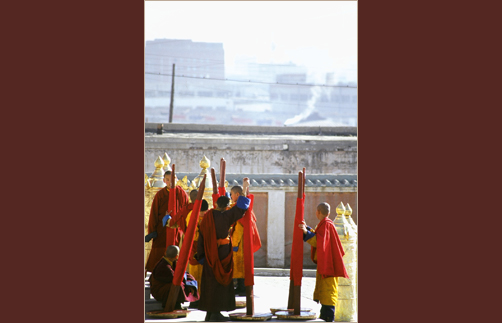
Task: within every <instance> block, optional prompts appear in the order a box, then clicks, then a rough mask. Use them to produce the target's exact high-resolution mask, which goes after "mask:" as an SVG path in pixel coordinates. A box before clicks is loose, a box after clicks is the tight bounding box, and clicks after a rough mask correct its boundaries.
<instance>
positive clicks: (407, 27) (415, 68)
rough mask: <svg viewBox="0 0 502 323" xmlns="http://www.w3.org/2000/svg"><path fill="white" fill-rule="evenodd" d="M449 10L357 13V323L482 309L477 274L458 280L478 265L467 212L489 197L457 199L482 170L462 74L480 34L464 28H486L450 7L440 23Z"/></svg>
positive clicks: (370, 5) (401, 7) (373, 6)
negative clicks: (472, 37) (473, 38)
mask: <svg viewBox="0 0 502 323" xmlns="http://www.w3.org/2000/svg"><path fill="white" fill-rule="evenodd" d="M447 6H448V4H444V5H438V6H434V7H430V6H420V5H416V4H412V3H410V4H404V3H403V2H399V1H395V2H393V3H391V2H382V1H373V2H370V1H364V2H359V3H358V21H359V22H358V38H359V39H358V53H359V57H358V70H359V77H358V91H359V93H358V99H359V100H358V184H359V185H358V215H359V222H358V229H359V230H358V233H359V246H358V247H359V249H358V250H359V254H358V256H359V262H358V265H359V276H358V277H359V294H358V297H359V298H358V301H359V318H358V320H359V321H360V322H370V321H374V320H375V319H377V320H383V321H389V322H391V321H396V322H402V321H406V322H423V321H465V320H466V318H470V319H474V320H475V319H479V318H481V317H482V316H483V314H482V313H479V311H477V309H478V308H487V306H486V304H483V302H484V301H487V299H489V298H490V297H488V298H485V297H480V296H477V295H484V294H485V293H484V292H483V293H476V292H474V290H475V289H478V288H479V286H480V285H484V283H482V282H481V281H483V279H482V278H481V277H484V276H483V274H480V276H477V275H475V276H476V277H478V278H479V279H480V281H476V278H474V277H471V276H470V275H469V274H468V273H467V272H468V269H467V268H468V265H467V263H469V262H470V261H474V262H476V265H475V266H474V267H477V262H478V260H480V259H481V258H483V257H482V256H481V254H480V252H482V250H480V249H482V248H476V247H475V245H477V246H480V244H478V242H476V238H475V237H474V236H469V235H468V233H469V230H472V228H473V227H472V226H473V225H474V226H475V222H476V221H477V220H475V218H473V217H472V216H470V215H472V213H471V214H470V211H469V210H468V207H467V205H469V203H472V204H473V205H477V203H478V201H486V197H482V195H483V194H485V191H484V189H485V188H486V189H487V191H488V190H489V188H488V186H486V187H485V186H483V187H481V186H480V185H476V184H474V186H475V188H474V187H473V189H472V190H469V191H468V192H467V191H466V190H468V187H469V186H470V185H469V184H468V182H470V180H469V179H473V180H474V178H479V176H476V175H475V174H473V173H472V172H474V173H476V172H477V171H478V170H482V169H483V166H480V167H479V168H478V165H477V163H479V162H480V161H479V158H476V157H474V158H470V157H469V151H470V150H471V151H472V150H475V151H477V152H480V151H481V149H483V148H481V147H482V146H483V145H484V143H483V142H484V140H480V141H477V140H476V141H471V140H472V139H474V137H471V138H469V140H467V139H466V138H465V134H466V131H468V130H467V128H466V127H465V126H468V125H474V124H479V125H481V123H473V120H475V118H478V116H476V113H477V112H478V111H479V110H478V111H476V106H477V105H476V104H474V102H467V101H466V99H467V98H468V97H470V96H471V94H473V93H476V92H477V91H478V90H477V89H476V84H475V83H476V81H477V80H479V78H476V77H472V78H471V77H470V76H469V73H468V72H467V71H466V69H468V68H467V67H466V68H465V69H464V68H462V66H464V62H465V66H467V65H468V63H467V62H473V63H474V62H476V61H479V60H480V59H479V58H478V57H475V56H474V54H476V53H477V51H479V47H477V46H474V44H472V45H473V46H468V45H467V43H466V40H467V39H470V38H469V36H468V35H478V33H477V32H476V31H473V30H472V29H471V27H473V26H475V25H476V22H475V21H474V20H476V19H481V20H483V19H488V20H487V21H490V20H489V18H487V17H486V16H480V15H475V14H473V13H463V12H462V9H460V8H457V9H456V10H455V14H454V15H452V16H451V17H452V19H453V21H452V20H448V23H447V24H445V22H446V21H447V19H445V17H446V16H450V14H451V13H452V12H451V10H450V7H447ZM466 9H467V7H466ZM457 10H458V11H457ZM467 10H472V8H470V9H467ZM443 13H444V15H443ZM465 17H469V22H468V23H466V22H465V20H464V18H465ZM471 19H472V20H471ZM464 23H465V28H464ZM450 31H451V32H450ZM487 32H488V33H489V32H490V30H489V28H488V29H483V31H479V34H483V35H486V33H487ZM476 37H477V36H476ZM457 46H458V47H457ZM461 57H464V58H465V60H463V59H461ZM486 70H490V67H488V66H487V67H486ZM478 77H479V76H478ZM487 83H489V81H487ZM485 84H486V83H485ZM482 93H486V92H482ZM476 101H477V100H476ZM498 101H499V100H497V102H498ZM477 103H481V102H477ZM462 111H469V112H468V113H465V114H463V113H462ZM471 112H472V113H471ZM485 117H486V116H485ZM473 118H474V119H473ZM474 128H476V126H474ZM468 132H469V135H470V134H472V135H473V136H475V135H476V134H475V133H474V132H475V131H474V132H473V131H468ZM479 133H481V132H479ZM474 142H476V144H474ZM469 143H471V144H473V146H470V145H469ZM478 144H479V146H478ZM474 147H475V148H474ZM491 149H493V147H486V150H487V151H489V150H491ZM475 154H476V153H475ZM476 155H477V154H476ZM471 156H473V155H471ZM481 159H482V158H481ZM481 177H482V176H481ZM488 177H489V176H488ZM487 210H488V209H487ZM474 213H476V211H474ZM472 233H473V235H474V232H472ZM488 234H489V233H487V232H485V233H483V234H482V235H483V236H484V237H486V236H487V235H488ZM479 243H480V242H479ZM486 258H487V259H489V258H491V257H490V256H486ZM476 272H477V273H479V271H477V270H476ZM463 281H466V283H465V284H464V283H463ZM484 288H486V287H484ZM477 303H479V305H477ZM469 311H477V313H476V314H475V315H470V314H468V312H469Z"/></svg>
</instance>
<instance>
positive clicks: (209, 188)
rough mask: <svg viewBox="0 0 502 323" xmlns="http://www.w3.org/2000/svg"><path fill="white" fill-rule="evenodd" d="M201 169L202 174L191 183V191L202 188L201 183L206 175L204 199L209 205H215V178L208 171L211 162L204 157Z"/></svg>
mask: <svg viewBox="0 0 502 323" xmlns="http://www.w3.org/2000/svg"><path fill="white" fill-rule="evenodd" d="M199 165H200V167H201V168H202V171H201V172H200V174H199V176H197V177H195V178H194V179H193V181H192V183H190V189H189V191H192V190H196V189H198V188H199V186H200V182H201V181H202V179H203V178H204V175H206V187H205V189H204V195H203V198H204V200H206V201H207V203H209V205H211V206H212V205H213V196H212V194H213V177H212V176H211V172H210V171H209V170H208V168H209V167H210V166H211V162H210V161H209V159H208V158H207V157H206V156H205V155H204V157H202V160H201V161H200V163H199Z"/></svg>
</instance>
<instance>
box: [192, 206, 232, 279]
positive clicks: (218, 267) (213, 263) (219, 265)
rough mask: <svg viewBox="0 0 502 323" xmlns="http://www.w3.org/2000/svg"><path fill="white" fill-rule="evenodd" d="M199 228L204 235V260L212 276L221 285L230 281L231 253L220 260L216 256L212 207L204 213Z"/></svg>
mask: <svg viewBox="0 0 502 323" xmlns="http://www.w3.org/2000/svg"><path fill="white" fill-rule="evenodd" d="M199 230H200V232H201V233H202V235H203V237H204V254H205V257H206V260H205V261H207V263H208V265H209V266H210V267H211V268H212V269H213V273H214V277H215V278H216V280H217V281H218V283H220V284H221V285H224V286H226V285H228V284H230V283H231V282H232V253H231V252H230V253H229V254H228V256H226V257H225V258H223V259H221V260H220V258H219V257H218V244H217V242H216V229H215V227H214V217H213V209H210V210H209V211H207V212H206V214H204V217H203V219H202V223H201V225H200V227H199Z"/></svg>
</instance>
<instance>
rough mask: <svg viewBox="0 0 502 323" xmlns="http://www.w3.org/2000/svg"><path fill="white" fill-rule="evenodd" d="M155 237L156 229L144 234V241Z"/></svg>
mask: <svg viewBox="0 0 502 323" xmlns="http://www.w3.org/2000/svg"><path fill="white" fill-rule="evenodd" d="M155 238H157V231H153V232H152V233H149V234H147V235H146V236H145V242H150V240H152V239H155Z"/></svg>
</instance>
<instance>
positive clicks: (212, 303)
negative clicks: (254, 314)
mask: <svg viewBox="0 0 502 323" xmlns="http://www.w3.org/2000/svg"><path fill="white" fill-rule="evenodd" d="M243 186H244V187H245V188H247V186H249V179H247V180H245V181H244V185H243ZM244 191H245V190H244ZM229 203H230V199H229V198H228V197H226V196H220V197H219V198H218V200H217V201H216V204H217V208H216V209H211V210H209V211H207V212H206V214H205V215H204V218H203V220H202V222H201V223H200V227H199V239H198V244H197V255H196V257H195V258H196V259H197V260H198V261H199V262H200V263H202V264H203V270H202V281H201V286H200V300H199V310H202V311H207V314H206V318H205V321H213V322H214V321H216V322H220V321H228V317H225V316H223V315H222V314H221V313H220V311H233V310H235V308H236V307H235V295H234V286H233V280H232V278H233V277H232V268H233V261H232V242H231V241H230V236H229V229H230V227H231V226H232V224H233V223H235V221H237V220H239V219H240V218H242V217H243V216H244V214H245V213H246V210H247V209H248V207H249V203H250V200H249V199H248V198H247V197H245V196H240V197H239V198H238V200H237V203H236V204H235V206H234V207H232V208H231V209H229V210H226V208H227V206H228V205H229Z"/></svg>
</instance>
